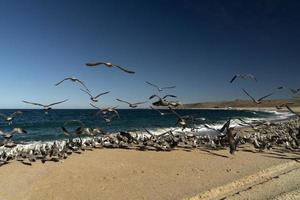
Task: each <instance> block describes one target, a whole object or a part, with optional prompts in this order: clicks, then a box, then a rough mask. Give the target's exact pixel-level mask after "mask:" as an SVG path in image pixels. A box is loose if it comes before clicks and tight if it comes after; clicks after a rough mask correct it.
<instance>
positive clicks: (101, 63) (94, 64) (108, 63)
mask: <svg viewBox="0 0 300 200" xmlns="http://www.w3.org/2000/svg"><path fill="white" fill-rule="evenodd" d="M98 65H105V66H106V67H110V68H111V67H117V68H119V69H120V70H122V71H124V72H126V73H129V74H134V73H135V72H134V71H130V70H128V69H125V68H124V67H121V66H119V65H115V64H112V63H110V62H95V63H86V66H88V67H97V66H98Z"/></svg>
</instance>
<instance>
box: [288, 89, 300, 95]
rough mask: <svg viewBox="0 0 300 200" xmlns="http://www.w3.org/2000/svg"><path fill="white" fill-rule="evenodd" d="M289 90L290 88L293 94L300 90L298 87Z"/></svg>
mask: <svg viewBox="0 0 300 200" xmlns="http://www.w3.org/2000/svg"><path fill="white" fill-rule="evenodd" d="M289 90H290V91H291V92H292V93H293V94H297V93H298V92H299V91H300V88H298V89H293V88H289Z"/></svg>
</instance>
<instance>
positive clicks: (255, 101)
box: [242, 89, 273, 104]
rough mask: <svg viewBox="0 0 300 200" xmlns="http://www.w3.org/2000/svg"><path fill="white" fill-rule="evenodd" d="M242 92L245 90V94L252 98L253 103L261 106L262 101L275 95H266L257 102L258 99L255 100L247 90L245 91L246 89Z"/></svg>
mask: <svg viewBox="0 0 300 200" xmlns="http://www.w3.org/2000/svg"><path fill="white" fill-rule="evenodd" d="M242 90H243V91H244V93H245V94H246V95H247V96H248V97H250V98H251V99H252V101H253V102H254V103H256V104H260V103H261V102H262V100H264V99H265V98H267V97H269V96H271V95H273V93H270V94H268V95H265V96H263V97H261V98H259V99H258V100H256V99H255V98H253V97H252V96H251V95H250V94H249V93H248V92H247V91H246V90H244V89H242Z"/></svg>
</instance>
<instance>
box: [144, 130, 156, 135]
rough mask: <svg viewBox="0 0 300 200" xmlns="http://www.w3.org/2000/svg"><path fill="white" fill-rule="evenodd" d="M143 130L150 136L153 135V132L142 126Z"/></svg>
mask: <svg viewBox="0 0 300 200" xmlns="http://www.w3.org/2000/svg"><path fill="white" fill-rule="evenodd" d="M144 130H145V131H146V132H147V133H148V134H149V135H151V136H152V137H154V134H153V133H151V132H150V131H149V130H148V129H146V128H144Z"/></svg>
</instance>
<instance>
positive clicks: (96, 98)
mask: <svg viewBox="0 0 300 200" xmlns="http://www.w3.org/2000/svg"><path fill="white" fill-rule="evenodd" d="M80 90H81V91H83V92H85V93H86V94H88V95H89V96H90V99H91V101H93V102H98V98H99V97H100V96H102V95H105V94H108V93H110V91H107V92H103V93H100V94H98V95H97V96H93V95H92V94H91V93H90V92H89V91H88V90H83V89H81V88H80Z"/></svg>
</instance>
